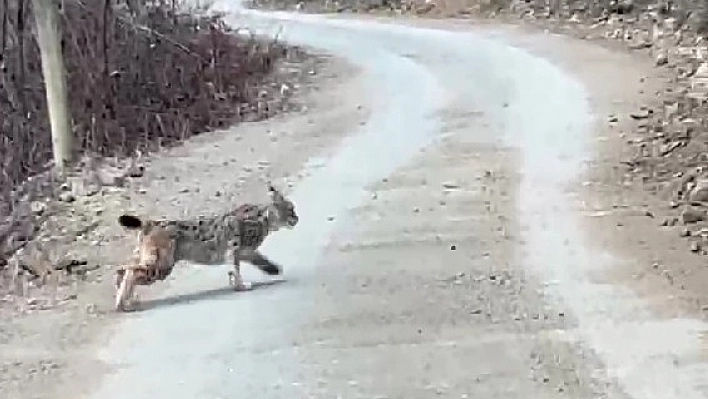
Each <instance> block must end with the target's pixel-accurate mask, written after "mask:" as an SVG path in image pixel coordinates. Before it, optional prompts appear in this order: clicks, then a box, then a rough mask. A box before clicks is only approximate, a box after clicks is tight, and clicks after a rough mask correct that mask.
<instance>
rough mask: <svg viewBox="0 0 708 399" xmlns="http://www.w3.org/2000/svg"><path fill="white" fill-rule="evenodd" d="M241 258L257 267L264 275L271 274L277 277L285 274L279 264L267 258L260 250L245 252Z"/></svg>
mask: <svg viewBox="0 0 708 399" xmlns="http://www.w3.org/2000/svg"><path fill="white" fill-rule="evenodd" d="M241 258H242V259H243V260H245V261H247V262H248V263H250V264H252V265H253V266H255V267H257V268H258V269H259V270H261V271H262V272H263V273H266V274H269V275H271V276H277V275H279V274H281V273H282V272H283V269H282V268H281V267H280V265H278V264H277V263H274V262H273V261H271V260H270V259H268V258H266V257H265V256H264V255H263V254H262V253H260V251H258V250H249V251H244V253H243V254H242V255H241Z"/></svg>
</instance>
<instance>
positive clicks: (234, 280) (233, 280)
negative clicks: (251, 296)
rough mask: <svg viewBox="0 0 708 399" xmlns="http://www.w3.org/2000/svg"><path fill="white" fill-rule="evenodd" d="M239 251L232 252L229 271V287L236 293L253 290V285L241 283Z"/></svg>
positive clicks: (240, 254)
mask: <svg viewBox="0 0 708 399" xmlns="http://www.w3.org/2000/svg"><path fill="white" fill-rule="evenodd" d="M242 255H243V254H242V253H241V251H239V250H234V251H233V254H232V256H233V264H234V265H233V270H230V271H229V285H230V286H231V287H233V288H234V290H236V291H248V290H250V289H252V288H253V284H251V283H249V282H245V281H243V277H241V257H242Z"/></svg>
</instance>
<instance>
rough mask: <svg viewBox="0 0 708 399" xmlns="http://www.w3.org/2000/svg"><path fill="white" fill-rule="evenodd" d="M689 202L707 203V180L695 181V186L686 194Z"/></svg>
mask: <svg viewBox="0 0 708 399" xmlns="http://www.w3.org/2000/svg"><path fill="white" fill-rule="evenodd" d="M688 198H689V200H691V201H699V202H701V201H708V179H697V180H696V182H695V186H694V187H693V189H692V190H691V191H689V193H688Z"/></svg>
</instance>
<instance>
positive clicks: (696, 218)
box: [681, 208, 706, 224]
mask: <svg viewBox="0 0 708 399" xmlns="http://www.w3.org/2000/svg"><path fill="white" fill-rule="evenodd" d="M705 219H706V211H704V210H703V209H696V208H689V209H686V210H684V211H683V212H682V213H681V220H682V221H683V223H684V224H691V223H697V222H701V221H703V220H705Z"/></svg>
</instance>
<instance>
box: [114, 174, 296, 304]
mask: <svg viewBox="0 0 708 399" xmlns="http://www.w3.org/2000/svg"><path fill="white" fill-rule="evenodd" d="M269 193H270V197H271V201H270V202H269V203H266V204H243V205H241V206H239V207H237V208H235V209H234V210H232V211H230V212H226V213H224V214H221V215H217V216H213V217H198V218H194V219H188V220H170V219H162V220H146V219H141V218H139V217H137V216H133V215H122V216H120V217H119V218H118V223H119V224H120V225H121V226H123V227H124V228H126V229H129V230H137V231H138V232H139V261H138V262H137V263H136V264H133V265H127V266H123V267H120V268H119V269H118V271H117V272H116V289H117V293H116V308H117V309H119V310H120V309H122V308H123V306H124V304H125V302H126V301H128V300H130V298H131V297H132V291H133V289H134V288H133V286H135V285H150V284H153V283H154V282H156V281H159V280H164V279H165V278H167V276H169V275H170V273H172V269H173V268H174V265H175V264H176V263H177V262H179V261H180V260H185V261H191V262H193V263H197V264H202V265H215V264H223V263H225V262H226V261H227V258H229V257H231V259H232V262H233V270H231V271H229V284H231V285H232V286H233V287H234V289H236V290H249V289H251V284H250V283H246V282H244V281H243V279H242V277H241V270H240V263H241V261H246V262H249V263H251V264H252V265H254V266H255V267H257V268H259V269H260V270H261V271H263V272H265V273H267V274H269V275H278V274H281V273H282V269H281V267H280V266H279V265H278V264H276V263H274V262H272V261H271V260H269V259H268V258H266V257H265V256H264V255H263V254H261V253H260V252H259V251H258V248H259V247H260V246H261V244H263V241H264V240H265V239H266V237H267V236H268V235H269V234H270V233H272V232H275V231H277V230H279V229H281V228H288V229H291V228H293V227H295V226H296V225H297V223H298V221H299V217H298V215H297V213H296V212H295V206H294V204H293V203H292V202H291V201H290V200H288V199H287V198H285V196H283V195H282V194H281V193H280V192H279V191H278V190H277V189H275V188H274V187H273V186H272V185H269ZM122 286H123V287H122ZM121 287H122V288H121Z"/></svg>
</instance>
